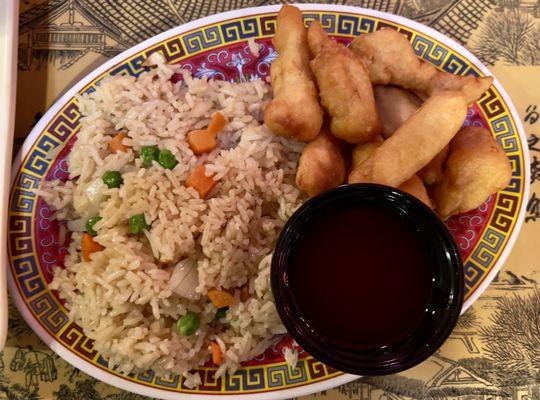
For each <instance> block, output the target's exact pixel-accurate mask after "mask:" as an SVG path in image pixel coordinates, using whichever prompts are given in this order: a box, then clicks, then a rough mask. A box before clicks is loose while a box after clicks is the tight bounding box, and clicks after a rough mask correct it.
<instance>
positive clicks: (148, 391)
mask: <svg viewBox="0 0 540 400" xmlns="http://www.w3.org/2000/svg"><path fill="white" fill-rule="evenodd" d="M297 6H298V7H299V8H300V9H301V10H303V11H319V12H342V13H351V14H356V15H365V16H369V17H375V18H380V19H385V20H387V21H390V22H392V23H395V24H399V25H403V26H405V27H408V28H411V29H414V30H416V31H419V32H421V33H422V34H424V35H426V36H430V37H431V38H433V39H434V40H435V41H438V42H440V43H443V44H445V45H446V46H448V47H449V48H451V49H452V50H454V51H455V52H457V53H459V54H460V55H461V56H463V57H465V58H466V59H467V60H468V61H470V62H471V64H472V65H474V66H475V67H476V68H477V69H479V70H480V71H481V72H482V73H484V74H489V75H491V73H490V71H489V69H488V68H487V67H486V66H484V65H483V64H482V63H481V62H480V61H479V60H478V59H477V58H476V57H475V56H474V55H473V54H472V53H471V52H469V51H468V50H467V49H465V48H464V47H463V46H462V45H460V44H459V43H457V42H456V41H455V40H453V39H451V38H449V37H447V36H445V35H443V34H441V33H439V32H437V31H436V30H434V29H433V28H431V27H428V26H425V25H423V24H420V23H418V22H416V21H412V20H410V19H407V18H405V17H401V16H398V15H393V14H389V13H386V12H381V11H377V10H370V9H365V8H361V7H354V6H344V5H329V4H297ZM280 7H281V5H272V6H263V7H250V8H244V9H239V10H233V11H227V12H223V13H219V14H214V15H211V16H207V17H204V18H201V19H198V20H195V21H191V22H188V23H186V24H183V25H180V26H177V27H175V28H172V29H169V30H167V31H165V32H163V33H160V34H158V35H156V36H153V37H151V38H149V39H147V40H145V41H143V42H141V43H139V44H137V45H135V46H133V47H131V48H129V49H127V50H125V51H123V52H122V53H120V54H118V55H117V56H115V57H114V58H112V59H110V60H108V61H106V62H105V63H104V64H102V65H101V66H99V67H98V68H96V69H95V70H94V71H93V72H91V73H90V74H88V75H85V76H84V77H83V78H82V79H81V80H79V81H78V82H77V83H76V84H75V85H73V86H72V87H71V88H70V89H69V90H67V91H66V93H65V94H63V95H62V96H61V97H60V98H59V99H57V100H56V101H55V102H54V104H53V105H52V106H51V107H50V108H49V109H48V110H47V112H46V113H45V114H44V116H43V117H42V118H41V119H40V120H39V121H38V123H37V124H36V125H35V127H34V128H33V129H32V131H31V132H30V134H29V135H28V137H27V138H26V140H25V141H24V144H23V146H22V147H21V149H20V150H19V152H18V153H17V156H16V157H15V159H14V161H13V167H12V172H11V183H10V202H9V203H8V206H9V204H10V203H11V194H12V190H13V186H14V183H15V179H16V178H17V177H18V176H19V173H20V169H21V167H22V165H23V161H24V159H25V157H26V156H27V155H28V153H29V151H30V149H31V148H32V147H33V146H34V144H35V142H36V139H37V138H38V137H39V136H40V134H41V133H42V132H43V130H44V129H45V128H46V127H47V125H48V124H49V123H50V122H51V121H52V120H53V118H54V117H55V116H56V115H57V114H58V112H59V111H61V110H62V108H63V107H64V106H65V105H66V104H67V103H68V102H69V101H70V100H71V99H72V98H73V97H74V96H75V95H76V94H77V93H78V92H79V91H80V90H81V89H83V88H85V87H86V86H87V85H89V84H90V83H92V82H93V81H95V80H96V78H98V77H99V76H101V75H102V74H104V73H106V72H107V71H109V70H111V69H112V68H114V67H115V66H116V65H118V64H121V63H122V62H123V61H125V60H126V59H128V58H130V57H132V56H134V55H136V54H137V53H140V52H141V51H143V50H145V49H147V48H149V47H152V46H154V45H156V44H157V43H160V42H163V41H165V40H167V39H169V38H171V37H174V36H176V35H180V34H184V33H187V32H189V31H191V30H194V29H197V28H201V27H203V26H206V25H210V24H213V23H219V22H224V21H227V20H230V19H237V18H242V17H247V16H256V15H260V14H267V13H275V12H277V11H278V10H279V9H280ZM493 78H494V82H493V85H494V86H495V87H496V89H497V91H498V92H499V94H500V96H501V97H502V99H503V100H504V103H505V105H506V107H507V108H508V112H509V114H510V115H511V116H512V118H513V122H514V124H515V128H516V131H517V134H518V136H519V139H520V142H521V144H522V146H521V152H522V155H523V160H528V159H529V152H528V147H527V146H523V144H524V143H526V142H527V141H526V136H525V133H524V129H523V126H522V123H521V120H520V118H519V115H518V113H517V111H516V109H515V107H514V105H513V103H512V102H511V100H510V98H509V96H508V94H507V93H506V91H505V90H504V88H503V87H502V85H501V84H500V83H499V81H498V80H497V79H496V77H493ZM523 164H524V165H523V178H524V181H523V198H522V199H521V204H520V207H519V211H518V212H517V217H516V221H515V225H514V227H513V231H512V232H511V233H510V236H509V238H508V241H507V243H506V245H505V247H504V249H503V251H502V252H501V253H500V254H499V256H498V260H497V261H496V263H495V265H494V266H493V267H492V268H491V270H490V271H489V272H488V274H487V275H486V277H485V278H484V279H483V281H482V282H481V283H480V284H479V285H478V286H477V287H476V288H475V289H474V291H473V293H472V294H471V295H470V296H469V298H468V299H467V300H466V301H465V303H464V305H463V309H462V312H464V311H465V310H466V309H467V308H468V307H470V305H471V304H472V303H473V302H474V301H475V300H476V299H477V298H478V297H479V296H480V295H481V294H482V293H483V292H484V290H485V289H486V288H487V286H488V285H489V284H490V283H491V281H492V280H493V278H494V277H495V275H496V273H497V272H498V271H499V270H500V268H501V267H502V265H503V264H504V261H505V260H506V258H507V257H508V255H509V253H510V251H511V249H512V247H513V246H514V243H515V241H516V239H517V237H518V235H519V231H520V229H521V226H522V224H523V221H524V215H525V211H526V205H527V202H526V199H528V198H529V190H530V166H529V163H528V162H524V163H523ZM6 261H7V265H6V267H7V268H8V270H9V273H8V274H7V275H8V285H9V289H10V292H11V293H12V297H13V300H14V302H15V304H16V306H17V308H18V309H19V311H20V312H21V314H22V316H23V317H24V319H25V320H26V322H27V323H28V324H29V325H30V327H31V328H32V329H33V331H34V332H35V333H36V334H37V335H38V336H39V337H40V338H41V339H42V340H43V341H44V342H45V343H46V344H47V345H48V346H49V347H50V348H51V349H52V350H53V351H54V352H56V353H57V354H58V355H60V356H61V357H62V358H63V359H64V360H66V361H67V362H68V363H70V364H71V365H73V366H76V367H77V368H79V369H81V370H82V371H84V372H85V373H87V374H89V375H91V376H93V377H94V378H96V379H98V380H100V381H103V382H105V383H108V384H111V385H113V386H116V387H119V388H121V389H124V390H128V391H131V392H136V393H139V394H143V395H146V396H154V397H160V398H163V399H177V398H178V397H179V396H182V398H185V399H193V400H203V399H212V398H215V397H216V396H220V397H223V398H225V399H234V398H238V397H239V396H241V397H242V398H245V399H260V400H267V399H268V400H269V399H281V398H288V397H297V396H303V395H307V394H310V393H314V392H318V391H322V390H327V389H330V388H332V387H335V386H338V385H341V384H344V383H347V382H350V381H352V380H354V379H357V378H358V377H357V376H354V375H350V374H341V375H338V376H335V377H330V378H327V379H325V380H322V381H318V382H307V383H304V384H303V385H301V386H292V387H291V386H286V387H284V388H283V389H274V390H271V391H266V392H253V391H250V392H249V393H246V394H242V393H231V394H226V393H215V394H208V393H205V394H202V393H201V394H198V393H185V392H176V391H167V390H164V389H159V388H155V387H150V386H145V385H143V384H140V383H136V382H132V381H130V380H128V379H125V378H123V377H121V376H117V375H115V374H113V373H111V372H109V371H107V370H105V369H101V368H99V367H98V366H96V365H93V364H91V363H90V362H88V361H86V360H84V359H82V358H81V357H79V356H78V355H76V354H75V353H73V352H72V351H71V350H70V349H69V348H67V347H65V346H64V345H63V344H61V343H60V342H59V341H57V339H56V338H55V337H54V336H53V335H51V334H50V333H49V332H48V331H46V330H45V329H44V328H43V327H42V326H41V325H40V324H39V322H38V321H37V319H36V318H35V317H34V316H33V315H32V313H31V311H30V310H29V308H28V305H27V304H26V303H25V301H24V300H23V297H22V296H21V295H20V293H19V291H18V287H17V283H16V282H15V278H14V276H13V272H12V270H11V268H9V265H10V264H11V263H10V261H11V257H10V252H8V256H7V260H6Z"/></svg>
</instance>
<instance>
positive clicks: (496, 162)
mask: <svg viewBox="0 0 540 400" xmlns="http://www.w3.org/2000/svg"><path fill="white" fill-rule="evenodd" d="M444 176H445V179H444V181H442V182H441V183H439V184H437V185H435V188H434V190H433V198H434V200H435V204H436V209H437V213H438V214H439V215H440V216H441V218H448V217H449V216H451V215H454V214H459V213H463V212H466V211H469V210H474V209H475V208H476V207H478V206H479V205H480V204H482V203H483V202H484V201H485V200H486V199H487V198H488V196H489V195H491V194H493V193H495V192H498V191H499V190H501V189H504V188H505V187H506V185H507V184H508V182H509V181H510V178H511V176H512V170H511V168H510V162H509V161H508V157H507V156H506V154H505V152H504V151H503V149H502V148H501V146H499V144H498V143H497V142H496V141H495V140H494V139H493V137H492V136H491V134H490V132H489V131H487V130H485V129H482V128H477V127H467V128H463V129H461V130H460V131H459V132H458V134H457V135H456V137H455V138H454V139H453V140H452V142H450V155H449V156H448V160H447V162H446V169H445V171H444Z"/></svg>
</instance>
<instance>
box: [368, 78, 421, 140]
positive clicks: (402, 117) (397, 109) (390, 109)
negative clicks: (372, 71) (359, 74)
mask: <svg viewBox="0 0 540 400" xmlns="http://www.w3.org/2000/svg"><path fill="white" fill-rule="evenodd" d="M373 91H374V93H375V104H376V105H377V111H378V112H379V117H380V119H381V124H382V135H383V136H384V138H385V139H388V138H389V137H390V136H392V133H394V131H395V130H396V129H397V128H399V127H400V126H401V124H403V123H404V122H405V121H406V120H407V119H408V118H409V117H410V116H411V115H413V114H414V113H415V112H416V110H418V109H419V108H420V106H421V105H422V100H420V99H419V98H418V96H415V95H414V94H413V93H411V92H409V91H407V90H405V89H402V88H400V87H397V86H384V85H377V86H375V87H374V88H373Z"/></svg>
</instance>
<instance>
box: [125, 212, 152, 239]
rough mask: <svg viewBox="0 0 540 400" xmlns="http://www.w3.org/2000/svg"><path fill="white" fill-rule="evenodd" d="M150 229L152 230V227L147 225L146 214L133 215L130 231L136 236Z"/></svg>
mask: <svg viewBox="0 0 540 400" xmlns="http://www.w3.org/2000/svg"><path fill="white" fill-rule="evenodd" d="M148 228H150V225H148V224H147V223H146V220H145V219H144V214H137V215H132V216H131V217H130V218H129V231H130V232H131V233H133V234H134V235H139V234H141V233H143V231H144V230H145V229H148Z"/></svg>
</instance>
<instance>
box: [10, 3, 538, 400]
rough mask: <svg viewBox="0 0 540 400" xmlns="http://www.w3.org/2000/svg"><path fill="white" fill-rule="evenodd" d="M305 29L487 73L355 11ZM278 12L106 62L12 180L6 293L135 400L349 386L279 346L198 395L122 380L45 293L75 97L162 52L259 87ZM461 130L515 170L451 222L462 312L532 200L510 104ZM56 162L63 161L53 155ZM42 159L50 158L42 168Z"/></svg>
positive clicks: (31, 145)
mask: <svg viewBox="0 0 540 400" xmlns="http://www.w3.org/2000/svg"><path fill="white" fill-rule="evenodd" d="M300 8H302V9H303V11H304V18H305V21H306V22H309V21H311V20H314V19H317V20H319V21H321V23H322V25H323V26H324V27H325V29H326V30H327V31H328V32H329V33H330V34H331V35H333V36H335V37H336V38H338V39H339V40H340V41H342V42H344V43H348V42H349V41H350V40H351V39H352V38H353V37H355V36H357V35H360V34H362V33H368V32H372V31H374V30H377V29H380V28H382V27H392V28H395V29H398V30H399V31H400V32H402V33H403V34H405V35H406V36H407V37H408V38H409V40H410V41H411V43H412V45H413V48H414V50H415V52H416V53H417V55H418V56H420V57H422V58H423V59H425V60H426V61H428V62H430V63H432V64H434V65H435V66H437V67H438V68H440V69H443V70H446V71H449V72H452V73H455V74H475V75H486V74H489V71H488V70H487V68H486V67H484V66H483V65H482V64H481V63H480V61H478V60H477V59H476V58H475V57H474V56H473V55H472V54H471V53H469V52H468V51H467V50H466V49H464V48H463V47H462V46H460V45H459V44H457V43H456V42H454V41H453V40H451V39H449V38H447V37H446V36H444V35H441V34H439V33H437V32H436V31H434V30H432V29H430V28H427V27H426V26H423V25H421V24H418V23H416V22H413V21H410V20H407V19H405V18H401V17H398V16H394V15H390V14H385V13H381V12H377V11H372V10H365V9H361V8H355V7H345V6H334V5H301V6H300ZM278 10H279V7H278V6H269V7H260V8H249V9H243V10H237V11H232V12H227V13H223V14H218V15H214V16H210V17H207V18H203V19H201V20H198V21H194V22H190V23H188V24H185V25H183V26H180V27H178V28H175V29H172V30H169V31H167V32H164V33H162V34H160V35H158V36H155V37H154V38H151V39H149V40H147V41H145V42H143V43H141V44H139V45H137V46H135V47H133V48H131V49H130V50H127V51H126V52H124V53H122V54H120V55H119V56H117V57H115V58H113V59H112V60H110V61H108V62H107V63H105V64H104V65H102V66H101V67H100V68H98V69H97V70H96V71H94V72H93V73H92V74H90V75H89V76H87V77H86V78H85V79H83V80H82V81H81V82H79V83H78V84H77V85H75V86H74V87H73V88H72V89H71V90H69V91H68V92H67V93H66V94H65V95H64V96H62V98H61V99H60V100H58V101H57V102H56V103H55V104H54V105H53V106H52V107H51V108H50V109H49V111H48V112H47V113H46V114H45V116H44V117H43V118H42V119H41V120H40V121H39V123H38V124H37V125H36V127H35V128H34V129H33V130H32V132H31V134H30V135H29V137H28V139H27V140H26V142H25V144H24V146H23V148H22V150H21V151H20V153H19V154H18V156H17V158H16V160H15V163H14V166H13V174H12V187H11V194H10V205H9V228H8V258H9V286H10V289H11V293H12V295H13V298H14V300H15V303H16V305H17V306H18V308H19V310H20V311H21V313H22V315H23V316H24V318H25V319H26V321H27V322H28V324H29V325H30V326H31V327H32V329H33V330H34V331H35V332H36V333H37V334H38V335H39V336H40V337H41V339H43V340H44V341H45V342H46V343H47V344H48V345H49V346H50V347H51V348H52V349H53V350H54V351H55V352H57V353H58V354H59V355H60V356H62V357H63V358H64V359H66V361H68V362H69V363H71V364H72V365H74V366H75V367H77V368H79V369H81V370H83V371H84V372H86V373H88V374H90V375H92V376H93V377H95V378H97V379H99V380H101V381H104V382H106V383H109V384H112V385H115V386H118V387H120V388H122V389H126V390H129V391H132V392H136V393H139V394H144V395H147V396H153V397H160V398H165V399H176V398H178V394H179V393H182V394H183V397H182V398H186V399H191V398H193V399H203V398H207V399H208V398H215V395H221V396H225V397H229V398H238V395H239V394H242V398H246V399H278V398H289V397H297V396H301V395H304V394H308V393H312V392H316V391H320V390H325V389H329V388H331V387H334V386H337V385H340V384H343V383H346V382H349V381H351V380H353V379H355V378H356V377H355V376H353V375H347V374H343V373H341V372H339V371H336V370H333V369H331V368H329V367H327V366H325V365H323V364H321V363H319V362H318V361H316V360H314V359H313V358H312V357H311V356H309V355H308V354H306V353H305V352H303V351H301V349H299V350H300V355H299V358H300V360H299V362H298V366H297V368H296V369H295V370H292V369H291V368H289V367H288V366H287V364H286V363H285V361H284V358H283V356H282V350H283V345H284V344H288V343H290V339H288V338H287V337H285V338H282V339H281V340H279V341H277V342H276V344H275V345H274V346H272V347H271V348H269V349H268V350H267V351H266V352H265V353H264V354H262V355H261V356H259V357H257V358H256V359H255V360H253V361H250V362H248V363H244V365H243V366H242V367H241V368H240V369H239V370H238V372H236V373H235V374H234V375H227V376H226V377H224V378H220V379H215V376H214V373H215V368H213V367H203V368H200V369H199V371H200V373H201V376H202V380H203V384H202V385H200V386H199V387H197V388H195V389H189V388H187V387H185V386H184V385H183V380H182V378H181V377H179V376H173V377H170V378H168V379H165V378H160V377H158V376H156V375H155V374H154V373H153V372H152V371H147V372H144V373H140V374H130V375H123V374H120V373H118V372H116V371H114V369H112V368H109V367H108V365H107V362H106V361H105V360H104V359H103V358H102V357H100V355H99V354H97V353H96V351H95V350H94V349H93V346H92V341H91V340H90V339H88V338H87V337H85V335H84V333H83V332H82V329H81V328H80V327H79V326H78V325H77V324H75V323H74V322H73V321H71V320H70V319H69V317H68V316H67V312H66V309H65V308H64V306H63V304H62V303H61V302H60V301H59V299H58V296H57V294H56V293H55V292H52V291H50V290H49V289H48V283H49V282H50V281H51V277H52V270H53V268H54V267H55V266H56V265H62V263H63V257H64V256H65V254H66V253H67V248H66V246H67V243H59V224H58V222H57V221H54V220H52V219H51V215H52V212H51V210H50V209H49V207H48V206H47V204H46V203H45V202H44V201H43V199H42V198H40V197H39V196H38V195H37V194H36V193H35V189H37V188H39V187H40V185H41V183H42V182H43V181H44V180H51V179H62V180H65V179H67V162H66V156H67V154H69V152H70V149H71V146H72V145H73V143H74V141H75V138H76V134H77V131H78V128H79V118H80V113H79V110H78V108H77V102H76V100H75V95H77V94H79V93H85V92H90V91H93V90H95V87H96V85H97V84H98V83H99V81H100V79H102V78H103V77H104V76H107V75H117V74H130V75H134V76H137V75H139V74H140V73H142V72H143V71H144V70H145V69H144V67H143V66H142V63H143V61H144V60H145V59H146V58H147V57H148V55H149V54H151V53H153V52H156V51H158V52H160V53H162V55H163V56H164V57H165V59H166V60H167V61H168V62H169V63H178V64H180V65H182V66H183V67H185V68H188V69H190V70H191V71H192V73H193V74H194V75H195V76H197V77H201V76H205V77H209V78H214V79H234V80H237V81H243V80H249V79H254V78H256V77H265V76H268V74H269V67H270V64H271V62H272V60H273V59H275V57H276V52H275V51H274V49H273V48H272V44H271V38H272V36H273V34H274V29H275V17H276V13H277V11H278ZM251 37H253V38H255V39H257V41H258V42H259V43H260V44H262V45H263V46H262V49H261V54H260V56H259V57H258V58H255V57H254V56H253V55H251V54H250V52H249V50H248V45H247V39H248V38H251ZM466 124H470V125H477V126H483V127H485V128H488V129H489V130H490V131H491V132H492V134H493V135H494V137H495V138H496V139H497V141H498V142H499V143H500V144H501V146H502V147H503V148H504V150H505V151H506V153H507V154H508V157H509V159H510V161H511V164H512V171H513V172H512V180H511V182H510V184H509V185H508V187H507V188H506V189H504V190H502V191H501V192H499V193H497V194H496V195H493V196H491V197H490V198H489V199H488V200H487V201H486V202H485V203H484V204H482V206H480V207H479V208H478V209H477V210H475V211H472V212H469V213H466V214H463V215H460V216H456V217H454V218H452V219H451V220H449V221H448V224H447V225H448V227H449V228H450V230H451V231H452V233H453V234H454V237H455V238H456V240H457V242H458V245H459V247H460V249H461V251H462V256H463V260H464V265H465V277H466V278H465V279H466V282H465V285H466V296H465V304H464V310H465V309H466V308H468V307H469V306H470V305H471V303H472V302H473V301H474V300H475V299H476V298H477V297H478V296H479V295H480V294H481V293H482V292H483V291H484V289H485V288H486V287H487V285H488V284H489V283H490V281H491V280H492V279H493V277H494V276H495V274H496V273H497V271H498V270H499V269H500V267H501V265H502V264H503V262H504V260H505V259H506V257H507V255H508V253H509V251H510V249H511V248H512V245H513V243H514V241H515V239H516V236H517V234H518V231H519V227H520V225H521V223H522V221H523V215H524V211H525V203H526V202H525V201H524V200H525V199H527V197H528V189H529V179H528V163H526V162H525V161H526V160H528V154H527V146H526V139H525V135H524V133H523V128H522V127H521V125H520V122H519V118H518V115H517V113H516V111H515V109H514V107H513V106H512V104H511V102H510V100H509V98H508V95H507V94H506V93H505V92H504V90H503V88H502V87H501V85H500V84H499V83H498V82H497V81H496V80H495V82H494V84H493V86H492V87H491V88H490V89H489V90H488V91H487V92H486V93H485V94H484V95H483V97H482V98H481V99H480V100H479V101H478V102H477V103H476V104H474V105H473V106H472V107H471V108H470V109H469V113H468V116H467V121H466ZM60 149H61V151H60V152H59V150H60ZM48 154H52V155H53V156H51V157H49V156H48Z"/></svg>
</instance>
